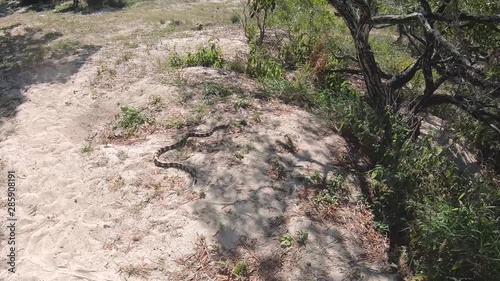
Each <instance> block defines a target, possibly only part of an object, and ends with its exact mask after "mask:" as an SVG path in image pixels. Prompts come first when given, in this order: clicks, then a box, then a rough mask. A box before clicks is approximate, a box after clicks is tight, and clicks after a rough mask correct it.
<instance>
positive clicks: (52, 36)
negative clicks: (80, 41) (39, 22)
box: [0, 24, 100, 128]
mask: <svg viewBox="0 0 500 281" xmlns="http://www.w3.org/2000/svg"><path fill="white" fill-rule="evenodd" d="M62 36H63V34H62V33H59V32H44V31H43V30H42V29H40V28H28V27H24V28H23V26H22V25H21V24H14V25H11V26H7V27H4V28H1V29H0V50H1V51H0V52H1V56H0V128H1V127H2V126H3V124H4V123H5V122H6V121H7V120H9V119H10V118H13V117H15V116H16V114H17V111H18V107H19V106H20V105H21V104H22V103H24V102H26V97H25V95H24V93H25V92H26V91H27V90H28V89H29V88H30V87H31V86H32V85H35V84H40V83H49V82H57V83H65V82H67V81H68V79H69V78H70V77H71V76H72V75H74V74H76V73H77V72H78V71H79V70H80V68H81V67H82V66H83V65H84V64H85V62H86V61H87V59H88V58H89V57H90V56H91V55H92V54H94V53H95V52H97V51H98V50H99V48H100V47H98V46H94V45H76V44H73V45H65V44H64V42H63V43H62V44H59V45H57V47H51V45H50V44H51V42H53V41H55V40H58V39H60V38H61V37H62Z"/></svg>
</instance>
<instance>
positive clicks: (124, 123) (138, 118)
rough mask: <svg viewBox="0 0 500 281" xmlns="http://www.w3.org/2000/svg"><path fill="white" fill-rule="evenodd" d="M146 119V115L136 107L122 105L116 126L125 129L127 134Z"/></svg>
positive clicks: (135, 129) (132, 131)
mask: <svg viewBox="0 0 500 281" xmlns="http://www.w3.org/2000/svg"><path fill="white" fill-rule="evenodd" d="M146 121H147V117H146V116H145V115H144V114H142V113H141V111H139V110H138V109H135V108H133V107H130V106H122V107H121V112H120V114H119V119H118V127H120V128H121V129H123V130H125V132H126V133H127V134H131V133H134V132H135V131H137V129H138V128H139V127H140V126H141V125H142V124H144V123H145V122H146Z"/></svg>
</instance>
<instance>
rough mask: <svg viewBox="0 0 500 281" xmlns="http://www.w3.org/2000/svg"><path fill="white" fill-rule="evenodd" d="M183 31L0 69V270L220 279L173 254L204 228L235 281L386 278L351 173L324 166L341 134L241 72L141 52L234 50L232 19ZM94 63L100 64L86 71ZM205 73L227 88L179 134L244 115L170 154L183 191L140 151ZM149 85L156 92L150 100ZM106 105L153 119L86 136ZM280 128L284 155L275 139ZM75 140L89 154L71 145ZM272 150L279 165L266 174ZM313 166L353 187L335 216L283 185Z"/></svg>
mask: <svg viewBox="0 0 500 281" xmlns="http://www.w3.org/2000/svg"><path fill="white" fill-rule="evenodd" d="M1 20H2V19H0V21H1ZM25 27H26V26H23V25H21V26H20V27H16V28H18V29H19V30H18V31H17V32H19V33H20V34H22V33H23V28H25ZM185 35H186V34H184V36H179V35H176V36H172V38H171V39H169V38H168V37H166V38H163V39H161V40H160V41H158V42H156V43H155V45H154V46H146V45H144V44H142V43H141V42H138V47H137V48H135V49H133V50H132V51H133V52H134V56H133V57H132V58H131V59H130V60H128V61H126V62H122V63H120V64H116V63H115V62H116V60H117V59H118V57H119V55H120V54H118V53H117V52H116V46H115V45H113V44H110V45H101V46H99V48H80V49H78V50H77V51H76V52H75V53H74V54H73V55H71V56H69V57H65V58H63V59H57V60H56V59H51V60H46V61H43V62H42V63H40V64H38V65H37V67H34V68H30V69H25V70H23V71H21V72H6V71H4V72H2V73H1V74H2V80H1V84H0V90H1V95H2V101H3V105H2V110H3V111H2V116H3V117H2V119H1V121H0V131H1V136H0V157H1V158H0V175H1V178H0V182H1V183H2V184H1V186H2V188H4V189H5V190H3V191H1V192H0V194H1V195H0V198H1V201H0V202H1V203H0V205H1V209H2V211H1V212H2V220H1V222H2V231H0V238H1V242H0V246H1V249H2V250H1V251H0V252H1V256H0V264H1V266H0V279H1V280H190V278H191V279H192V280H230V279H223V278H225V277H224V275H221V274H219V275H218V277H217V276H204V275H203V274H202V272H203V270H200V269H199V268H196V265H191V267H186V265H185V264H186V263H185V262H182V261H186V257H189V255H191V254H192V253H194V252H195V251H196V249H197V244H196V243H197V241H200V239H201V240H203V237H205V241H206V243H207V245H208V246H209V247H210V248H211V249H216V248H217V249H220V251H222V252H223V253H225V254H226V255H227V256H228V257H231V258H228V259H229V260H231V261H238V260H246V261H248V263H249V265H250V270H251V272H252V274H251V276H252V278H253V279H251V280H393V279H394V278H395V277H394V276H392V275H390V274H385V273H384V272H387V261H386V259H385V258H384V251H385V250H386V249H387V245H386V241H385V240H384V238H383V237H382V236H380V235H378V234H377V233H376V232H375V231H374V230H373V226H372V225H371V224H370V214H369V213H368V212H367V211H366V207H365V206H364V205H363V204H362V203H360V202H359V201H358V200H357V199H356V198H357V197H356V195H355V194H356V192H359V191H357V190H359V187H358V186H357V184H358V181H357V180H356V179H355V177H354V176H351V175H350V174H349V170H348V169H347V168H345V167H342V166H340V164H339V162H340V161H339V159H341V158H342V159H344V158H345V156H344V157H343V156H342V155H345V154H346V144H345V141H344V140H343V139H342V138H340V137H339V136H337V135H335V134H333V133H332V131H331V130H329V129H328V128H327V127H326V126H325V125H324V124H322V123H321V120H318V119H317V118H315V117H314V116H313V115H311V114H310V113H308V112H306V111H304V110H301V109H300V108H297V107H294V106H290V105H284V104H281V103H280V102H278V101H275V100H264V99H257V98H254V97H253V96H251V95H250V94H249V93H250V92H251V91H253V90H254V89H256V88H257V87H258V85H257V84H256V83H255V82H253V81H251V80H250V79H249V78H247V77H245V76H244V75H242V74H237V73H233V72H229V71H218V70H214V69H210V68H202V67H194V68H187V69H181V70H169V71H166V72H159V71H158V69H157V64H158V62H157V61H156V59H155V58H157V57H161V56H165V55H167V54H168V53H169V52H171V51H172V49H173V47H174V46H175V48H176V50H179V48H181V49H184V48H186V47H191V48H194V47H195V46H196V45H197V44H198V43H200V42H207V41H208V40H210V39H211V38H219V41H218V44H220V45H221V46H222V48H223V49H224V53H225V54H226V55H227V56H228V57H234V56H236V55H237V54H238V53H245V52H246V44H245V40H244V37H243V36H242V34H241V32H240V31H239V30H238V29H237V28H236V29H235V28H230V29H227V28H222V29H221V28H219V27H212V28H207V29H204V30H202V31H200V32H192V33H191V34H190V35H189V36H185ZM103 65H104V66H105V67H108V69H109V68H111V67H113V68H114V69H115V71H116V74H115V75H106V74H102V73H101V74H98V73H100V70H99V69H100V68H101V69H103ZM101 72H102V71H101ZM207 81H212V82H217V83H223V84H226V85H234V86H235V87H240V88H242V93H241V94H240V95H233V96H231V97H229V98H228V99H226V100H224V101H220V102H216V103H215V104H211V105H210V106H208V109H206V110H205V111H204V112H203V114H204V115H203V122H202V124H200V125H198V126H195V127H193V128H191V129H194V130H201V131H204V130H206V129H208V128H211V127H212V126H214V125H216V124H219V123H221V122H225V120H235V119H242V120H246V121H247V125H246V126H243V127H241V128H233V129H232V130H229V131H228V132H221V131H219V132H216V133H215V134H214V135H212V136H211V137H208V138H201V139H193V140H192V141H191V142H190V143H189V146H188V148H186V149H185V150H183V152H182V153H184V154H183V155H181V156H182V157H181V158H182V159H183V162H186V163H188V164H189V165H191V166H193V167H194V168H195V169H196V170H197V171H198V177H199V182H198V183H197V184H196V185H194V186H192V185H190V181H191V179H190V177H189V175H187V174H185V173H183V172H182V171H177V170H172V169H169V170H165V169H161V168H158V167H155V166H154V164H153V161H152V156H153V153H154V152H155V150H157V149H158V148H160V147H161V146H164V145H168V144H171V143H172V142H173V141H174V140H175V138H177V137H178V136H179V135H180V134H181V133H182V132H184V131H185V130H186V129H175V128H167V127H166V126H161V125H162V124H167V123H168V122H172V120H174V119H175V118H187V117H188V116H190V114H193V113H192V112H193V108H196V106H197V105H198V104H199V103H200V102H203V94H202V89H200V87H194V86H193V87H191V86H190V85H197V84H198V85H199V84H200V83H201V82H207ZM186 95H188V96H189V97H186ZM153 96H160V97H161V100H162V103H161V105H160V106H157V107H155V108H154V109H152V106H151V97H153ZM242 101H244V102H245V106H242V107H239V106H238V105H241V104H242ZM121 105H131V106H134V107H137V108H143V109H145V111H147V112H148V114H149V115H150V116H153V117H154V120H155V122H154V124H156V125H150V126H149V129H148V128H145V129H144V130H142V131H141V132H140V133H139V134H138V135H137V136H135V137H132V138H131V139H129V140H126V141H123V140H113V141H110V142H105V141H102V136H104V135H106V133H107V132H109V126H110V125H109V124H110V122H112V121H113V120H115V116H116V114H117V113H118V112H119V111H120V106H121ZM146 127H147V126H146ZM288 138H290V139H291V140H292V141H293V143H294V145H295V147H296V148H297V149H296V152H294V153H290V152H289V151H287V150H286V149H283V147H282V146H280V143H285V142H286V141H287V140H288ZM87 143H91V144H92V147H93V151H91V152H89V153H82V147H84V146H85V145H86V144H87ZM173 154H175V153H172V155H173ZM172 155H170V156H172ZM174 156H175V155H174ZM276 161H278V162H279V163H280V165H281V166H282V167H284V171H283V174H282V175H281V176H279V177H277V176H276V175H275V174H273V173H274V172H275V171H274V170H273V164H272V163H276ZM10 170H13V171H15V173H16V175H17V179H16V184H17V190H16V210H15V212H16V213H15V216H16V218H17V222H16V251H17V253H16V254H17V256H16V273H14V274H11V273H9V272H8V271H7V267H6V262H7V254H8V251H7V250H8V245H7V238H8V235H9V233H8V232H7V231H6V225H7V221H6V219H5V218H6V211H7V206H6V205H7V200H6V196H7V193H6V180H7V179H6V175H7V171H10ZM315 170H317V171H319V172H320V174H321V175H322V177H325V178H330V177H332V176H334V175H336V174H340V173H342V174H346V175H347V179H348V180H347V184H348V185H349V186H351V188H352V189H353V192H354V195H352V196H351V197H352V198H351V199H350V201H349V203H346V204H345V205H344V208H341V207H339V208H338V210H337V211H338V212H337V214H338V217H337V219H336V220H323V219H322V218H321V217H318V216H314V214H313V215H311V212H309V211H308V210H307V206H309V205H308V204H304V199H301V196H299V195H300V194H301V192H300V190H301V189H304V188H305V187H304V186H303V185H302V184H301V183H300V182H298V181H297V180H296V178H297V176H298V175H300V174H310V173H311V172H312V171H315ZM313 213H314V212H313ZM300 230H307V231H308V233H309V237H308V241H307V244H306V246H303V247H299V246H298V245H294V246H292V247H290V248H282V247H280V237H281V235H283V234H284V233H287V232H289V233H291V234H295V233H297V232H298V231H300ZM200 237H201V238H200ZM249 245H250V246H249ZM232 280H234V279H232Z"/></svg>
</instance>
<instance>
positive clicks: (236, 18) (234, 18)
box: [230, 15, 240, 24]
mask: <svg viewBox="0 0 500 281" xmlns="http://www.w3.org/2000/svg"><path fill="white" fill-rule="evenodd" d="M230 20H231V23H232V24H237V23H239V22H240V17H239V16H238V15H232V16H231V18H230Z"/></svg>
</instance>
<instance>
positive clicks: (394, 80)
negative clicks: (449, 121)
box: [328, 0, 500, 135]
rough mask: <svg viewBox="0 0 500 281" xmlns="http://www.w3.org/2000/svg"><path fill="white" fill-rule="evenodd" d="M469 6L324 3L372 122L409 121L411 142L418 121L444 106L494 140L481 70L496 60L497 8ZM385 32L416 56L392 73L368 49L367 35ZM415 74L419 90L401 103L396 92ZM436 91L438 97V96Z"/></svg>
mask: <svg viewBox="0 0 500 281" xmlns="http://www.w3.org/2000/svg"><path fill="white" fill-rule="evenodd" d="M475 1H476V2H472V3H473V4H470V3H469V2H470V1H467V3H468V4H467V3H466V4H467V5H465V4H463V3H460V4H459V2H458V0H429V1H428V0H419V1H417V0H413V1H412V0H399V1H397V2H395V3H391V4H392V5H386V6H384V5H383V4H384V3H382V2H380V1H376V0H328V2H329V3H330V4H331V5H332V6H333V7H334V8H335V9H336V10H337V13H338V15H339V16H340V17H342V18H343V20H344V21H345V23H346V25H347V27H348V28H349V30H350V33H351V36H352V38H353V41H354V45H355V47H356V53H357V63H358V65H359V68H360V69H359V72H360V73H361V74H362V75H363V77H364V82H365V85H366V89H367V100H368V102H369V104H370V105H371V107H372V108H373V109H374V110H375V111H376V112H377V114H379V115H380V116H382V117H384V118H387V115H388V114H392V113H398V114H404V115H406V116H407V117H410V118H409V120H411V124H410V125H411V126H413V128H414V131H413V132H414V135H416V133H418V128H419V125H420V121H418V119H417V116H418V115H419V114H420V113H422V112H424V111H425V110H427V109H429V108H431V107H433V106H437V105H443V104H451V105H454V106H456V107H458V108H460V109H462V110H464V111H465V112H467V113H468V114H470V115H471V116H472V117H473V118H475V119H477V120H479V121H481V122H483V123H484V124H486V125H487V126H489V127H490V128H491V129H492V130H493V131H495V132H496V133H497V134H499V135H500V99H499V97H500V79H499V75H498V69H495V68H494V67H491V65H489V64H491V63H493V64H494V65H498V59H499V57H500V29H499V26H498V24H499V23H500V4H494V3H493V4H491V3H489V4H488V5H487V3H481V2H482V1H481V0H475ZM483 2H484V1H483ZM385 4H387V3H385ZM492 5H493V6H492ZM495 5H496V6H495ZM391 6H392V7H397V8H399V10H401V9H406V11H407V12H406V13H398V14H385V12H395V11H396V10H397V9H394V8H391ZM468 10H469V11H476V10H477V11H479V12H482V11H485V12H487V14H473V13H471V12H469V11H468ZM378 11H384V14H383V15H378V14H377V13H378ZM495 12H496V13H498V14H494V13H495ZM390 26H397V28H398V30H399V34H400V38H399V39H398V40H400V41H401V40H402V39H405V42H407V44H408V45H409V46H410V47H411V48H412V49H413V52H414V54H416V55H415V61H414V62H413V63H412V64H411V65H409V66H408V67H406V68H405V69H403V70H401V71H400V72H398V73H387V72H385V71H384V70H383V69H381V68H380V65H379V64H378V63H377V60H376V58H375V56H374V54H373V52H372V48H371V46H370V42H369V35H370V31H371V30H372V29H373V28H387V27H390ZM481 41H483V42H487V41H489V42H487V43H486V44H481ZM419 71H421V72H422V74H423V78H424V82H425V83H424V85H425V86H424V87H423V89H422V91H421V93H420V94H419V95H418V96H417V97H408V96H405V93H404V88H405V87H407V86H408V85H409V84H410V83H411V81H412V79H414V78H415V75H416V74H417V72H419ZM444 86H446V91H439V92H438V89H439V88H443V87H444ZM410 98H411V100H410ZM386 120H389V119H388V118H387V119H386Z"/></svg>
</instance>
